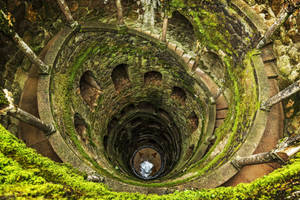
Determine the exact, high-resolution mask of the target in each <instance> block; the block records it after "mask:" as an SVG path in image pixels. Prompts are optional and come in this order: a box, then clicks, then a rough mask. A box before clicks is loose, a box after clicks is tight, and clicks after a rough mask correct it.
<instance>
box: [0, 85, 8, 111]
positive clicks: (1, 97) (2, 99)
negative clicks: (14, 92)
mask: <svg viewBox="0 0 300 200" xmlns="http://www.w3.org/2000/svg"><path fill="white" fill-rule="evenodd" d="M7 106H9V102H8V100H7V98H6V96H5V94H4V92H3V90H2V89H1V88H0V109H2V108H5V107H7Z"/></svg>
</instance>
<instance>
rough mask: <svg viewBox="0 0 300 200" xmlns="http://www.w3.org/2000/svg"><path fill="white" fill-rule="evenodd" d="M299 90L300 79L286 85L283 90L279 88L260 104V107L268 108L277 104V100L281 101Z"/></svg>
mask: <svg viewBox="0 0 300 200" xmlns="http://www.w3.org/2000/svg"><path fill="white" fill-rule="evenodd" d="M298 91H300V80H298V81H296V82H295V83H293V84H292V85H290V86H288V87H287V88H285V89H284V90H281V91H280V92H279V93H277V94H276V95H274V96H272V97H271V98H269V99H268V100H267V101H266V102H264V103H263V104H262V105H261V109H263V110H270V108H271V107H272V106H273V105H275V104H277V103H278V102H280V101H282V100H283V99H285V98H287V97H289V96H291V95H292V94H295V93H296V92H298Z"/></svg>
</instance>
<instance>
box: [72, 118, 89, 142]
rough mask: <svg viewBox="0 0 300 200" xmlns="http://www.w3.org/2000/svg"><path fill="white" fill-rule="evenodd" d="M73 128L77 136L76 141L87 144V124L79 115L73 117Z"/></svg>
mask: <svg viewBox="0 0 300 200" xmlns="http://www.w3.org/2000/svg"><path fill="white" fill-rule="evenodd" d="M74 126H75V130H76V132H77V133H78V136H79V138H78V139H80V140H81V141H83V142H84V143H85V144H88V142H89V136H88V128H87V124H86V122H85V120H84V119H83V118H82V117H81V115H80V114H79V113H75V115H74Z"/></svg>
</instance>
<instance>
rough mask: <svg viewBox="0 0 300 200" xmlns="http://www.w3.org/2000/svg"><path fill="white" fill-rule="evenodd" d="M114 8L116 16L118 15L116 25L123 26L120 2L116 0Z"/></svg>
mask: <svg viewBox="0 0 300 200" xmlns="http://www.w3.org/2000/svg"><path fill="white" fill-rule="evenodd" d="M116 6H117V14H118V24H119V25H122V24H124V19H123V8H122V4H121V0H116Z"/></svg>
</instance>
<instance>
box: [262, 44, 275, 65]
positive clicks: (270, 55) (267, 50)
mask: <svg viewBox="0 0 300 200" xmlns="http://www.w3.org/2000/svg"><path fill="white" fill-rule="evenodd" d="M261 57H262V60H263V62H264V63H265V62H272V61H274V60H276V57H275V55H274V52H273V43H270V44H268V45H267V46H265V47H264V48H263V49H262V53H261Z"/></svg>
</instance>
